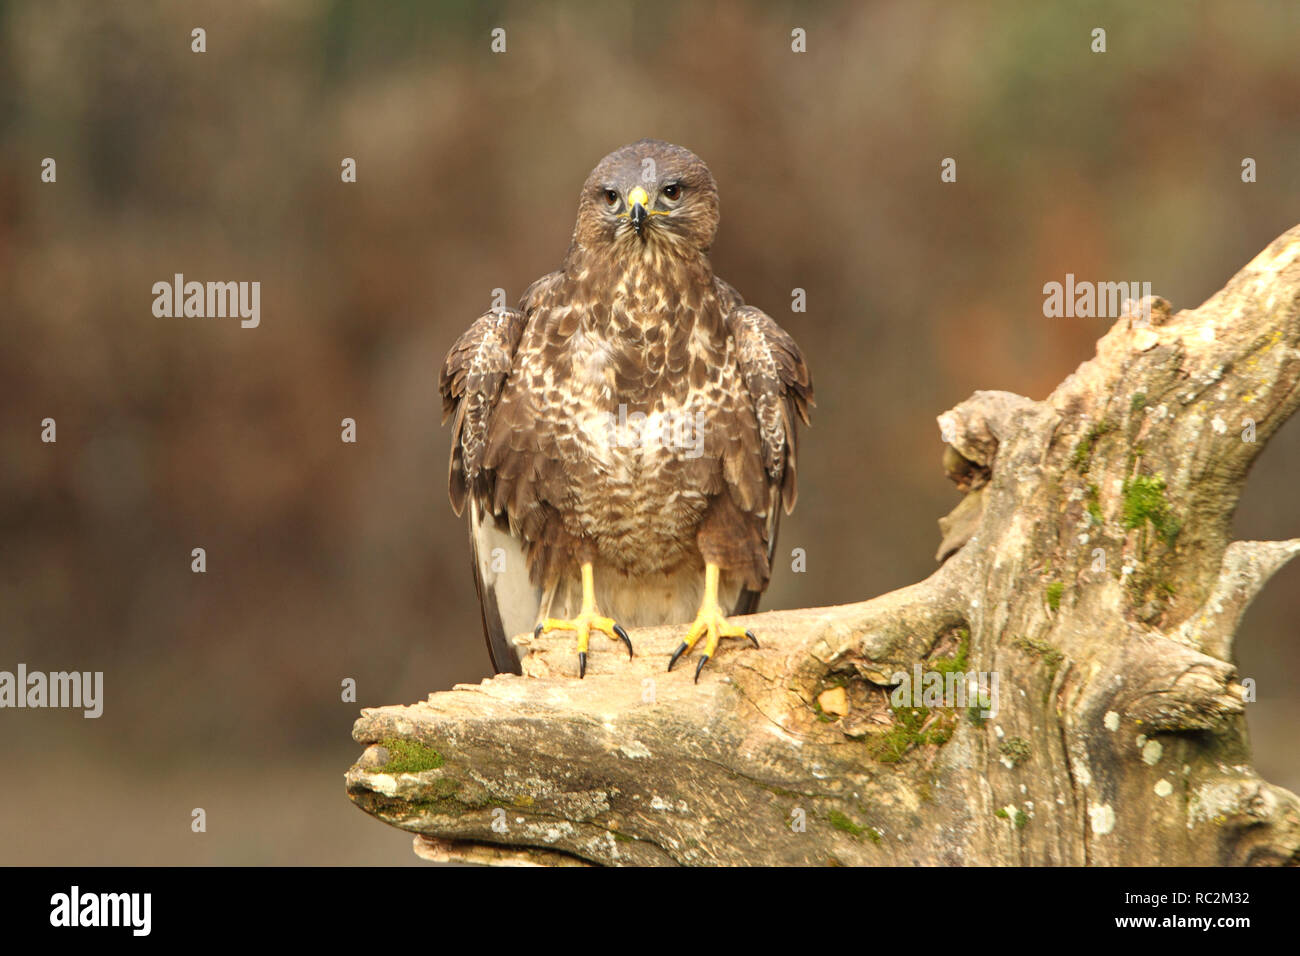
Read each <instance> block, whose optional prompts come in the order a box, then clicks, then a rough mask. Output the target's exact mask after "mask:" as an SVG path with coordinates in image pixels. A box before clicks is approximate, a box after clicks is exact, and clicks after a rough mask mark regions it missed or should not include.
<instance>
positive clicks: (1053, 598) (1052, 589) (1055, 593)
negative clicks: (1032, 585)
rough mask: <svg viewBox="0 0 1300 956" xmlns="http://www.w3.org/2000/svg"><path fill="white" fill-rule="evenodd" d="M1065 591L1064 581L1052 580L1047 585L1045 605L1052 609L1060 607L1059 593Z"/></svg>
mask: <svg viewBox="0 0 1300 956" xmlns="http://www.w3.org/2000/svg"><path fill="white" fill-rule="evenodd" d="M1063 593H1065V582H1063V581H1053V582H1052V583H1051V584H1049V585H1048V586H1047V606H1048V607H1050V608H1051V609H1052V610H1053V611H1059V610H1060V609H1061V595H1062V594H1063Z"/></svg>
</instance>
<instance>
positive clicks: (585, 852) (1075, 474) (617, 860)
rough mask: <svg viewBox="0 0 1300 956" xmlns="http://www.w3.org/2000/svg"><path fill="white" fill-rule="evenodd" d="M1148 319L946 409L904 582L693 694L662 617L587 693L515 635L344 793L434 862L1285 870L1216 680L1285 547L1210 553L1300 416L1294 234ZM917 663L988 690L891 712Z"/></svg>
mask: <svg viewBox="0 0 1300 956" xmlns="http://www.w3.org/2000/svg"><path fill="white" fill-rule="evenodd" d="M1143 305H1144V306H1145V307H1146V308H1145V309H1135V310H1133V311H1132V313H1131V314H1129V315H1127V316H1125V317H1124V318H1121V319H1120V320H1119V321H1117V322H1116V324H1115V325H1114V326H1113V327H1112V328H1111V330H1110V331H1109V332H1108V333H1107V334H1106V335H1105V336H1104V337H1103V338H1102V339H1101V341H1100V342H1099V343H1098V345H1097V355H1096V357H1094V358H1093V359H1091V360H1089V361H1087V362H1085V363H1084V364H1083V365H1081V366H1080V367H1079V368H1078V370H1077V371H1075V373H1074V374H1072V375H1071V376H1070V377H1069V378H1067V379H1066V380H1065V381H1064V382H1063V383H1062V384H1061V385H1060V386H1059V387H1058V388H1057V389H1056V391H1055V392H1053V394H1052V395H1051V396H1050V397H1049V398H1048V399H1047V400H1046V401H1042V402H1036V401H1031V400H1030V399H1026V398H1021V397H1019V396H1016V395H1011V394H1009V393H1005V392H979V393H976V394H975V396H973V397H972V398H971V399H969V400H967V401H966V402H963V403H962V404H961V405H959V406H958V407H957V408H955V409H952V410H951V411H949V412H947V413H945V414H944V415H942V416H940V418H939V423H940V429H941V432H942V434H943V438H944V440H945V442H946V443H947V445H948V449H947V451H946V453H945V457H944V463H945V467H946V470H947V471H948V473H949V476H950V477H951V478H952V479H953V480H954V481H956V482H957V483H958V486H959V487H960V488H962V490H964V491H966V492H967V495H966V498H965V499H964V500H963V501H962V503H961V504H960V505H959V506H958V508H957V509H956V510H955V511H954V512H953V514H952V515H950V516H949V517H948V518H946V519H944V520H943V521H942V522H941V529H942V531H943V537H944V541H943V544H942V545H941V547H940V555H939V556H940V559H941V560H944V563H943V564H942V566H941V567H940V568H939V570H938V571H936V572H935V573H934V574H933V575H931V576H930V577H929V578H927V579H926V580H924V581H921V582H919V583H917V584H914V585H912V586H910V587H906V588H903V589H901V590H898V591H895V592H893V593H890V594H886V595H883V596H881V597H878V598H874V599H873V600H870V601H864V602H862V603H860V604H850V605H844V606H840V607H831V608H820V609H813V610H798V611H785V612H775V613H766V614H759V615H755V616H754V618H753V619H752V621H750V622H749V623H750V624H751V626H752V627H753V628H754V630H755V631H756V632H757V633H759V634H760V635H761V636H762V642H763V648H762V650H753V649H746V650H737V649H734V648H732V649H729V650H728V652H725V653H723V654H722V655H720V656H719V657H718V658H717V659H716V661H715V662H714V663H713V665H711V666H710V667H709V668H707V669H706V670H705V671H704V674H703V676H702V677H701V679H700V683H699V684H698V685H696V684H694V683H692V680H691V673H690V670H691V669H690V668H687V669H686V670H685V671H681V670H679V671H675V672H673V673H665V670H664V667H665V662H666V661H667V659H668V655H669V654H670V652H671V651H672V650H673V648H674V647H675V646H676V643H677V642H678V641H679V639H680V628H667V627H665V628H652V629H645V630H642V631H640V632H637V633H634V634H633V640H634V642H635V645H636V649H637V656H636V658H635V660H633V661H632V662H630V663H629V662H628V660H627V658H626V657H625V656H624V655H622V654H619V653H616V652H614V651H613V650H610V651H609V652H608V653H601V654H595V655H593V656H592V658H591V661H590V669H589V672H588V675H587V678H586V679H585V680H583V681H578V680H576V679H575V674H574V673H573V672H574V662H573V654H572V646H571V643H569V642H564V641H548V640H546V639H543V640H540V641H538V642H536V643H535V644H534V643H533V642H532V641H531V639H529V638H520V639H519V642H520V643H521V644H526V645H530V653H529V654H528V656H527V658H526V659H525V663H524V669H525V675H524V676H523V677H514V676H501V677H496V678H494V679H492V680H488V681H484V682H483V683H482V684H481V685H479V686H457V687H456V688H454V689H453V690H451V691H446V692H441V693H435V694H431V695H430V696H429V699H428V700H427V701H425V702H422V703H418V704H415V705H412V706H409V707H381V708H375V709H369V710H366V711H364V712H363V714H362V716H361V718H360V719H359V720H358V721H357V723H356V726H355V729H354V730H353V737H354V738H355V739H356V740H357V741H358V742H359V743H361V744H363V745H365V746H366V750H365V752H364V754H363V755H362V758H361V760H360V761H358V763H357V764H356V765H355V766H354V767H352V768H351V770H349V771H348V774H347V789H348V794H349V796H350V797H351V799H352V800H353V801H354V802H356V804H357V805H358V806H360V807H361V808H362V809H364V810H366V812H368V813H371V814H373V815H375V816H377V817H379V818H380V819H381V820H383V821H385V822H387V823H391V824H393V825H394V826H398V827H402V828H403V829H407V830H411V831H413V832H414V833H416V834H418V836H417V837H416V852H417V853H419V854H420V855H421V856H424V857H427V858H430V859H444V860H467V861H476V862H494V863H543V864H565V863H578V862H589V863H602V864H661V863H663V864H673V863H680V864H746V863H751V864H772V863H776V864H786V863H789V864H809V863H811V864H824V863H842V864H869V865H886V864H911V863H929V864H1073V865H1077V864H1111V865H1123V864H1153V863H1154V864H1171V865H1196V864H1202V865H1203V864H1210V865H1224V864H1296V863H1300V800H1298V799H1297V798H1296V796H1295V795H1293V794H1291V793H1289V792H1287V791H1286V790H1283V789H1281V788H1279V787H1275V786H1272V785H1270V784H1268V783H1266V782H1265V781H1263V780H1262V779H1260V778H1259V776H1258V775H1257V774H1256V773H1255V772H1254V770H1253V769H1252V768H1251V766H1250V749H1249V745H1248V741H1247V735H1246V722H1245V718H1244V713H1243V712H1244V703H1243V694H1242V688H1241V686H1240V685H1239V684H1238V683H1237V674H1236V670H1235V668H1234V666H1233V663H1232V657H1233V648H1232V643H1233V635H1234V632H1235V630H1236V627H1237V625H1238V622H1239V621H1240V619H1241V616H1242V614H1243V612H1244V610H1245V608H1246V606H1247V605H1248V603H1249V602H1250V601H1251V599H1252V598H1253V597H1254V595H1255V594H1256V593H1257V592H1258V591H1259V589H1260V588H1261V587H1262V586H1263V585H1264V583H1265V582H1266V581H1267V580H1268V578H1269V577H1270V576H1271V575H1272V574H1273V573H1274V572H1275V571H1276V570H1277V569H1278V568H1279V567H1280V566H1282V565H1283V564H1284V563H1285V562H1286V561H1287V560H1288V559H1290V558H1291V557H1292V556H1294V555H1295V554H1296V553H1297V552H1300V539H1297V540H1291V541H1281V542H1278V541H1267V542H1261V541H1235V542H1234V541H1230V540H1229V532H1230V522H1231V516H1232V513H1233V510H1234V508H1235V507H1236V503H1237V499H1238V497H1239V495H1240V494H1241V491H1242V487H1243V484H1244V482H1245V479H1246V475H1247V472H1248V470H1249V468H1250V465H1251V462H1253V461H1254V459H1255V456H1256V455H1258V454H1259V452H1260V451H1261V450H1262V448H1263V446H1264V443H1265V442H1266V441H1267V440H1268V438H1269V437H1270V436H1271V435H1272V434H1273V433H1274V432H1275V431H1276V430H1277V428H1278V427H1280V426H1281V424H1282V423H1283V422H1284V421H1285V420H1286V419H1287V417H1288V416H1289V415H1290V414H1291V413H1292V412H1293V411H1294V410H1295V408H1296V406H1297V404H1300V227H1296V228H1294V229H1292V230H1290V231H1289V232H1287V233H1286V234H1285V235H1283V236H1281V237H1280V238H1279V239H1277V240H1276V241H1275V242H1274V243H1272V244H1271V245H1270V246H1269V247H1268V249H1266V250H1265V251H1264V252H1263V253H1261V254H1260V255H1259V256H1258V257H1256V258H1255V260H1254V261H1253V262H1251V263H1250V264H1249V265H1247V266H1246V267H1245V268H1244V269H1242V270H1241V272H1239V273H1238V274H1237V275H1236V276H1235V277H1234V278H1233V279H1232V280H1231V281H1230V282H1229V283H1228V285H1227V287H1225V288H1224V289H1223V290H1222V291H1220V292H1219V293H1218V294H1216V295H1215V296H1213V297H1212V298H1211V299H1210V300H1209V301H1207V302H1206V303H1204V304H1203V305H1202V306H1200V307H1199V308H1197V309H1191V310H1186V311H1182V312H1179V313H1177V314H1176V315H1174V314H1171V313H1170V310H1169V307H1168V304H1167V303H1166V302H1164V301H1163V300H1160V299H1154V300H1146V301H1144V303H1143ZM1144 313H1149V318H1148V317H1147V316H1146V315H1144ZM945 559H946V560H945ZM917 668H919V670H920V671H921V672H923V673H924V674H937V675H938V677H937V678H925V679H924V680H923V682H922V684H921V686H922V688H923V689H924V687H925V686H926V681H929V683H930V685H931V686H932V685H933V684H934V683H935V682H936V681H939V682H942V683H943V684H944V686H945V689H947V690H950V691H954V692H955V691H956V690H959V689H960V690H962V691H965V690H966V688H967V685H968V684H969V683H970V682H971V681H972V680H974V679H977V678H978V677H979V675H981V674H985V675H989V677H988V683H986V684H985V685H984V691H985V695H984V697H982V698H981V697H980V696H979V695H978V694H971V693H968V694H967V695H966V699H965V700H962V699H960V697H954V696H951V695H949V696H945V697H943V698H942V699H941V700H930V701H926V700H925V699H924V698H921V699H920V700H913V701H906V700H904V701H900V700H899V693H898V692H897V689H900V688H902V687H905V686H907V685H906V684H904V683H902V682H901V680H900V675H901V674H906V675H908V677H909V683H911V682H912V678H914V676H915V675H916V673H917V670H916V669H917ZM948 674H954V675H955V674H964V675H966V676H965V677H964V678H963V679H961V680H957V679H955V678H954V679H953V680H951V681H949V680H948V678H947V675H948ZM993 675H996V678H997V684H996V686H994V685H993V684H992V679H993ZM994 691H996V694H994V693H993V692H994ZM994 697H996V701H995V700H994ZM994 703H996V709H995V708H994V707H993V706H992V705H993V704H994ZM918 704H919V706H917V705H918Z"/></svg>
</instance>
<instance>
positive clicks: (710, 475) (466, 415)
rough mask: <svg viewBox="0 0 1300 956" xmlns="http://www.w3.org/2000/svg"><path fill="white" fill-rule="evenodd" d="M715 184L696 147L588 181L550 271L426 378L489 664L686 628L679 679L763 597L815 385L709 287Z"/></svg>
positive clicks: (794, 352) (655, 149) (748, 312)
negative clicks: (545, 646) (438, 416)
mask: <svg viewBox="0 0 1300 956" xmlns="http://www.w3.org/2000/svg"><path fill="white" fill-rule="evenodd" d="M718 221H719V213H718V189H717V185H716V184H715V183H714V180H713V175H712V174H711V173H710V172H709V169H708V167H707V166H705V165H704V163H703V162H702V161H701V160H700V159H699V158H698V157H697V156H696V155H695V154H694V153H692V152H690V151H689V150H687V149H684V148H682V147H680V146H674V145H672V144H670V143H665V142H662V141H659V140H652V139H645V140H641V141H640V142H637V143H633V144H631V145H629V146H624V147H622V148H621V149H617V150H615V151H614V152H612V153H610V154H609V155H608V156H606V157H605V158H604V159H602V160H601V161H600V163H599V164H597V166H596V168H595V169H594V170H592V172H591V175H590V176H588V177H587V181H586V183H585V184H584V185H583V187H582V194H581V196H580V197H579V199H578V218H577V224H576V225H575V226H574V229H573V238H572V242H571V244H570V246H569V250H568V253H567V255H566V256H565V258H564V263H563V265H561V267H560V268H559V270H558V271H556V272H552V273H551V274H549V275H546V276H543V277H542V278H540V279H538V280H537V281H536V282H534V283H533V284H532V285H530V286H529V287H528V289H527V291H525V292H524V294H523V298H522V299H521V300H520V302H519V306H518V308H515V309H508V308H498V309H495V310H492V311H489V312H488V313H486V314H484V315H483V316H481V317H480V318H479V319H478V320H477V321H475V322H474V324H473V325H472V326H471V327H470V328H469V330H468V331H466V332H465V333H464V334H463V335H462V336H461V337H460V338H459V339H458V340H457V341H456V343H455V345H453V346H452V348H451V351H450V352H449V353H448V354H447V358H446V361H445V363H444V365H443V368H442V374H441V376H440V380H439V391H440V392H441V394H442V400H443V422H444V424H445V423H446V422H447V421H448V420H451V421H452V448H451V466H450V480H449V485H450V494H451V503H452V507H453V508H454V509H455V511H456V513H457V514H462V513H463V511H464V508H465V505H466V503H468V504H469V530H470V542H471V549H472V552H473V572H474V580H475V583H476V586H477V589H478V595H479V601H480V603H481V605H482V609H483V626H484V631H485V634H486V636H487V642H488V649H489V651H490V653H491V655H492V662H493V666H494V667H495V668H496V670H497V671H498V672H501V671H512V672H514V673H519V672H520V665H519V656H518V654H517V652H516V649H515V646H514V644H513V642H512V640H511V639H512V638H513V637H514V636H515V635H518V634H521V633H525V632H527V631H529V630H533V631H535V633H536V634H537V635H541V634H544V633H550V632H552V631H570V632H575V633H576V635H577V649H578V675H579V677H581V676H583V675H585V674H586V669H587V652H588V649H589V648H588V639H589V635H590V633H591V632H592V631H600V632H603V633H605V634H607V635H608V636H609V637H610V638H611V639H614V638H616V639H618V640H621V641H622V642H623V643H624V644H625V645H626V646H627V650H628V654H629V657H630V655H631V654H632V643H631V641H630V640H629V639H628V635H627V631H626V630H625V626H626V627H639V626H644V625H651V624H676V623H681V624H686V623H687V622H692V623H690V625H689V627H688V629H687V630H686V632H685V636H684V638H683V640H682V642H681V645H680V646H679V647H678V648H677V650H676V651H675V653H674V654H673V655H672V659H671V660H670V661H669V663H668V669H669V670H672V667H673V665H674V664H675V663H676V662H677V660H678V658H679V657H681V655H682V654H684V653H689V652H691V651H693V650H694V648H695V646H696V644H697V643H698V642H699V641H700V639H701V638H703V639H704V645H703V649H702V653H701V656H700V658H699V663H698V664H697V666H696V669H695V680H696V681H698V680H699V677H700V671H701V670H702V669H703V667H704V665H705V663H707V662H708V661H709V659H710V658H712V657H713V656H714V655H715V654H716V653H717V650H718V644H719V641H720V640H721V639H722V638H726V637H745V638H748V639H749V640H751V641H752V642H753V643H754V644H755V645H756V646H757V644H758V641H757V639H756V638H755V636H754V634H753V633H752V632H750V631H748V630H746V629H745V628H744V627H741V626H740V625H737V624H733V623H731V622H730V621H728V620H727V618H728V616H730V615H737V614H750V613H752V612H753V611H754V610H755V609H756V607H757V605H758V599H759V595H760V594H761V593H762V591H763V590H764V589H765V588H766V587H767V583H768V578H769V575H770V570H771V562H772V555H773V551H774V548H775V545H776V534H777V524H778V521H779V518H780V512H781V509H782V507H784V509H785V511H786V513H787V514H788V513H789V512H790V510H791V509H793V507H794V504H795V496H796V490H795V440H796V434H795V433H796V418H799V419H802V420H803V422H804V423H805V424H807V423H808V409H809V406H810V405H813V404H814V402H813V390H812V380H811V378H810V376H809V374H808V368H807V366H806V365H805V363H804V359H803V355H802V353H801V352H800V351H799V347H798V346H797V345H796V344H795V342H794V340H793V339H792V338H791V337H790V336H789V335H788V334H787V333H786V332H785V331H784V330H782V329H781V327H780V326H778V325H777V324H776V322H774V321H773V320H772V319H771V318H770V317H769V316H767V315H766V314H764V313H763V312H761V311H759V310H758V309H756V308H754V307H752V306H748V305H745V303H744V301H743V300H742V299H741V297H740V294H739V293H738V292H737V291H736V290H735V289H733V288H732V287H731V286H730V285H728V284H727V283H726V282H724V281H722V280H721V279H719V278H718V277H716V276H715V275H714V274H713V268H712V266H711V265H710V264H709V249H710V247H711V246H712V244H713V240H714V236H715V234H716V233H717V229H718Z"/></svg>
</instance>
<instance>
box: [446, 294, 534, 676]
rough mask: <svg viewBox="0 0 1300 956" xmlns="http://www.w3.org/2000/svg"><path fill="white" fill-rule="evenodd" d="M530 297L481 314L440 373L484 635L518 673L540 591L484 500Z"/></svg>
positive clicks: (451, 488)
mask: <svg viewBox="0 0 1300 956" xmlns="http://www.w3.org/2000/svg"><path fill="white" fill-rule="evenodd" d="M527 298H528V296H527V293H526V294H525V308H523V309H502V310H498V311H494V312H489V313H487V314H485V315H483V316H481V317H479V319H478V320H477V321H476V322H475V323H474V324H473V325H472V326H470V327H469V329H468V330H467V331H466V332H465V333H464V334H463V335H462V336H461V337H460V338H459V339H457V340H456V344H455V345H453V346H452V347H451V351H450V352H448V353H447V358H446V361H445V362H444V363H443V367H442V374H441V375H440V376H439V380H438V390H439V392H441V394H442V409H443V416H442V420H443V423H444V424H445V423H446V422H447V421H448V420H449V419H450V420H451V421H452V442H451V463H450V466H449V469H448V492H449V494H450V496H451V504H452V507H453V508H454V509H455V511H456V514H462V513H463V512H464V509H465V501H466V498H468V499H469V500H470V513H469V538H470V551H471V555H472V570H473V574H474V586H475V589H476V590H477V591H478V596H479V604H480V606H481V609H482V613H483V634H484V637H485V638H486V640H487V645H488V652H489V653H490V654H491V656H492V665H493V667H494V668H495V669H496V670H497V671H498V672H502V671H511V672H514V673H519V671H520V667H519V658H518V655H517V654H516V653H515V650H514V646H513V645H512V644H511V641H510V639H511V637H513V636H514V635H516V634H519V633H522V632H524V631H527V630H530V629H531V628H532V626H533V623H534V619H535V617H536V615H537V608H538V605H539V603H540V601H541V591H540V589H539V588H536V587H534V586H533V585H532V584H530V583H529V580H528V573H527V563H526V560H525V556H524V551H523V546H522V542H521V541H520V540H519V539H518V538H517V537H515V536H513V535H512V534H511V533H510V526H509V521H508V519H507V517H506V516H505V515H500V516H498V515H495V514H493V513H492V512H491V510H490V509H489V507H488V506H487V503H488V502H490V501H491V499H492V494H493V483H494V476H493V474H492V472H491V470H490V469H488V468H486V467H485V461H486V459H487V457H488V451H489V433H490V426H491V423H492V416H493V413H494V411H495V410H496V407H497V402H498V399H499V398H500V396H501V390H502V388H503V386H504V385H505V383H506V380H507V379H508V378H509V376H510V372H511V370H512V368H513V367H514V364H515V353H516V350H517V349H518V347H519V339H520V336H521V335H522V333H523V330H524V327H525V326H526V325H527V323H528V312H527V309H526V302H527Z"/></svg>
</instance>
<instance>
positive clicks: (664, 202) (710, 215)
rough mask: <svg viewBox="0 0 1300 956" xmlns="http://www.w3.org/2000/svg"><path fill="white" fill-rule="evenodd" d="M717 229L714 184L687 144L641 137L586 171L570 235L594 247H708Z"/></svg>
mask: <svg viewBox="0 0 1300 956" xmlns="http://www.w3.org/2000/svg"><path fill="white" fill-rule="evenodd" d="M717 232H718V187H717V184H716V183H714V181H713V174H712V173H710V172H709V167H707V166H705V165H704V163H703V161H702V160H701V159H700V158H699V157H698V156H696V155H695V154H694V153H692V152H691V151H690V150H689V149H683V148H682V147H681V146H674V145H673V144H672V143H665V142H663V141H662V140H658V139H643V140H641V141H640V142H637V143H632V144H631V145H630V146H624V147H622V148H621V149H616V150H614V152H612V153H610V154H609V155H608V156H606V157H605V158H604V159H602V160H601V161H600V162H599V163H598V164H597V165H596V168H595V169H593V170H592V171H591V175H590V176H588V177H587V182H586V184H585V185H584V186H583V187H582V198H581V199H580V200H579V202H578V223H577V225H576V226H575V227H574V230H573V238H574V241H575V242H577V243H578V244H579V245H581V246H583V247H585V248H587V249H589V250H592V251H605V250H607V249H610V248H617V249H621V250H622V251H629V252H630V251H635V250H637V249H638V248H640V249H646V250H649V249H653V250H655V251H664V252H675V253H676V254H677V255H681V256H691V255H698V254H701V253H705V252H708V250H709V247H710V246H711V245H713V237H714V236H715V235H716V234H717Z"/></svg>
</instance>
